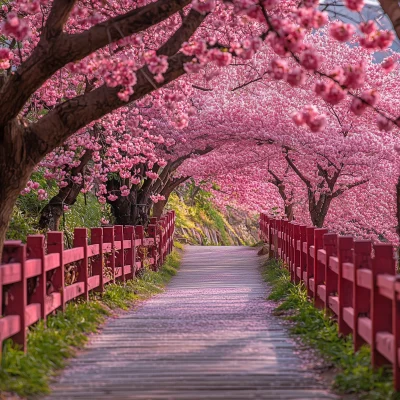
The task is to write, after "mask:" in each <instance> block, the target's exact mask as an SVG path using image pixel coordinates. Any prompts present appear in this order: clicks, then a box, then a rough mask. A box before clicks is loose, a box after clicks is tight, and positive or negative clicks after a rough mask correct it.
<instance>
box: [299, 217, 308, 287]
mask: <svg viewBox="0 0 400 400" xmlns="http://www.w3.org/2000/svg"><path fill="white" fill-rule="evenodd" d="M304 247H307V226H306V225H300V251H299V253H300V281H303V283H304V284H305V286H307V277H306V268H307V253H305V252H304Z"/></svg>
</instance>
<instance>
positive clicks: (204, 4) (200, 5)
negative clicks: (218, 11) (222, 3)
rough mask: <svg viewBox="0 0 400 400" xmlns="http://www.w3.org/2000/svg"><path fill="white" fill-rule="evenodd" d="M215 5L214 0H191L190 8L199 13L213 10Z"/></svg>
mask: <svg viewBox="0 0 400 400" xmlns="http://www.w3.org/2000/svg"><path fill="white" fill-rule="evenodd" d="M215 5H216V2H215V0H193V1H192V8H193V9H194V10H196V11H198V12H199V13H200V14H207V13H210V12H212V11H213V10H214V8H215Z"/></svg>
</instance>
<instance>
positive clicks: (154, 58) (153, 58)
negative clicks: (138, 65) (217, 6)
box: [143, 50, 168, 83]
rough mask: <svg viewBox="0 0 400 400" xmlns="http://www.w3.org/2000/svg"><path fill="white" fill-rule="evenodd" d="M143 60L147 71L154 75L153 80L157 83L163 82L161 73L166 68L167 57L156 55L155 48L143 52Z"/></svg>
mask: <svg viewBox="0 0 400 400" xmlns="http://www.w3.org/2000/svg"><path fill="white" fill-rule="evenodd" d="M143 60H144V62H145V63H146V64H147V67H148V68H149V71H150V72H151V73H152V74H153V75H155V76H154V80H155V81H156V82H157V83H162V82H164V77H163V74H164V73H165V72H167V70H168V57H167V56H158V55H157V53H156V52H155V50H148V51H146V52H145V53H144V54H143Z"/></svg>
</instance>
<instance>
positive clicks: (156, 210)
mask: <svg viewBox="0 0 400 400" xmlns="http://www.w3.org/2000/svg"><path fill="white" fill-rule="evenodd" d="M188 179H189V176H182V177H180V178H170V179H169V181H168V182H167V183H166V184H165V185H164V188H163V190H161V192H160V195H162V196H164V197H165V200H160V201H158V202H157V203H154V204H153V217H157V218H159V217H161V215H162V213H163V211H164V208H165V206H166V205H167V203H168V199H169V196H171V193H172V192H173V191H174V190H175V189H176V188H177V187H178V186H179V185H180V184H182V183H183V182H185V181H187V180H188ZM199 190H200V188H199Z"/></svg>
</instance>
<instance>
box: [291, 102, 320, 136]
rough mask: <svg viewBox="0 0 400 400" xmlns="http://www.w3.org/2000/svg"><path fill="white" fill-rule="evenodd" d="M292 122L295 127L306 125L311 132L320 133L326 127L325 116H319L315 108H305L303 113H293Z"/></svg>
mask: <svg viewBox="0 0 400 400" xmlns="http://www.w3.org/2000/svg"><path fill="white" fill-rule="evenodd" d="M292 120H293V122H294V123H295V124H296V125H297V126H302V125H307V126H308V127H309V128H310V130H311V132H321V131H322V130H323V129H324V128H325V125H326V115H325V114H320V113H319V112H318V109H317V108H316V107H315V106H307V107H305V108H304V110H303V111H301V112H297V113H294V114H293V116H292Z"/></svg>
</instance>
